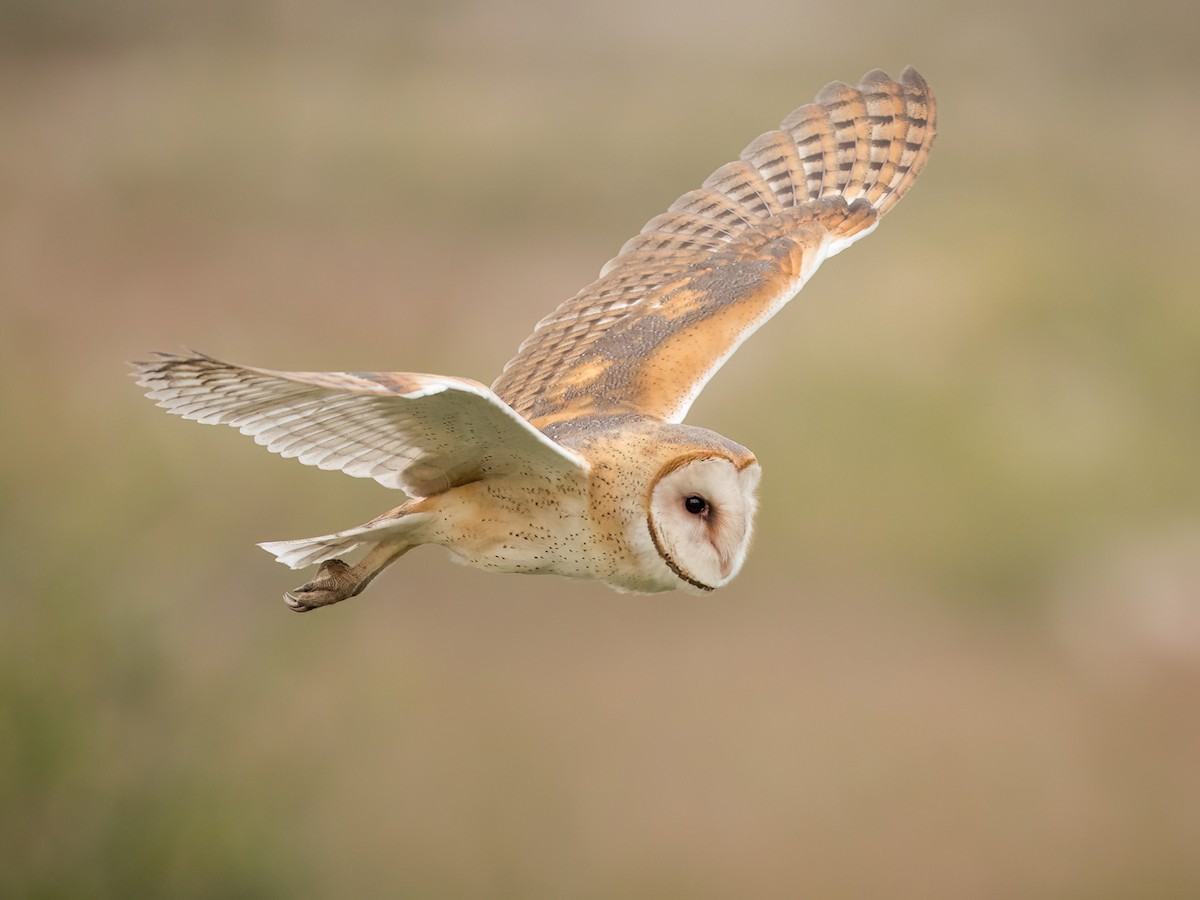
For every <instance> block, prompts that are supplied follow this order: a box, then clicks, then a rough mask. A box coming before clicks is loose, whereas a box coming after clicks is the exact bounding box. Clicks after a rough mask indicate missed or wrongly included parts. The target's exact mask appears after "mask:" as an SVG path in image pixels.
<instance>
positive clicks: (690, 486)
mask: <svg viewBox="0 0 1200 900" xmlns="http://www.w3.org/2000/svg"><path fill="white" fill-rule="evenodd" d="M738 450H740V451H741V452H740V453H736V454H734V453H728V452H715V448H714V449H705V450H700V451H697V450H693V451H692V452H690V453H687V454H684V455H681V456H678V457H676V458H674V459H672V460H670V461H668V462H667V463H666V464H665V465H664V466H662V468H661V469H660V470H659V472H658V474H657V476H656V477H655V478H654V479H653V480H652V482H651V485H650V496H649V503H648V504H647V522H646V524H647V527H648V528H649V531H650V538H651V540H652V542H653V544H654V549H655V551H656V552H657V553H658V555H659V557H661V559H662V561H663V562H664V563H666V565H667V567H668V568H669V569H670V570H671V572H672V573H673V574H674V576H675V577H676V578H678V579H679V581H681V582H683V584H682V585H678V584H676V585H675V586H676V587H683V588H684V589H685V590H687V589H691V590H692V591H702V592H707V591H711V590H714V589H715V588H719V587H721V586H722V585H723V584H726V583H727V582H729V581H730V580H732V579H733V578H734V576H736V575H737V574H738V572H739V571H740V570H741V568H742V563H743V562H744V561H745V559H746V551H747V550H748V549H749V546H750V535H751V533H752V531H753V527H754V512H755V509H756V507H757V498H756V497H755V490H756V489H757V487H758V481H759V477H760V475H761V471H762V470H761V469H760V468H759V465H758V462H757V461H756V460H755V458H754V456H753V454H751V453H750V452H749V451H747V450H745V449H744V448H740V447H739V448H738Z"/></svg>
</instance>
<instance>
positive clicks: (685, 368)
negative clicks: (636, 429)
mask: <svg viewBox="0 0 1200 900" xmlns="http://www.w3.org/2000/svg"><path fill="white" fill-rule="evenodd" d="M934 132H935V104H934V99H933V94H932V93H931V92H930V90H929V88H928V86H927V85H926V84H925V81H924V79H923V78H921V76H920V75H918V74H917V73H916V71H915V70H913V69H911V68H906V69H905V70H904V71H903V72H902V73H901V76H900V80H899V81H898V82H897V81H893V80H892V79H891V78H890V77H888V75H887V74H886V73H884V72H881V71H879V70H875V71H872V72H868V73H867V74H866V75H864V76H863V78H862V80H861V81H860V82H859V84H858V86H857V87H851V86H850V85H848V84H844V83H842V82H834V83H833V84H830V85H827V86H826V87H825V88H824V89H823V90H822V91H821V92H820V93H819V94H818V95H817V98H816V102H815V103H810V104H808V105H806V106H801V107H800V108H799V109H797V110H795V111H794V112H793V113H792V114H791V115H789V116H788V117H787V118H785V119H784V120H783V123H782V124H781V125H780V127H779V130H777V131H769V132H767V133H766V134H763V135H761V136H759V137H758V138H757V139H756V140H754V141H752V142H751V143H750V145H749V146H747V147H746V149H745V150H743V151H742V154H741V157H740V158H739V159H738V161H737V162H733V163H730V164H728V165H725V166H722V167H721V168H720V169H718V170H717V171H716V172H714V173H713V174H712V175H711V176H710V177H709V178H708V180H706V181H705V182H704V185H703V186H702V187H701V188H700V190H697V191H691V192H690V193H687V194H684V195H683V196H682V197H680V198H679V199H678V200H676V201H675V203H673V204H672V205H671V207H670V210H669V211H668V212H667V213H665V214H664V215H661V216H657V217H656V218H654V219H651V220H650V221H649V222H648V223H647V224H646V226H645V228H643V229H642V231H641V233H640V234H638V235H637V236H636V237H635V238H633V239H632V240H631V241H629V242H628V243H627V244H625V246H624V247H622V248H621V252H620V254H619V255H618V256H617V257H616V258H615V259H613V260H610V261H609V262H608V264H607V265H605V266H604V268H603V269H602V270H601V272H600V277H599V279H598V280H597V281H595V282H593V283H592V284H590V285H589V286H588V287H586V288H584V289H583V290H582V291H580V292H579V294H577V295H576V296H575V297H574V298H572V299H570V300H568V301H567V302H566V303H564V304H563V305H562V306H560V307H559V308H558V309H556V310H555V311H554V312H553V313H551V314H550V315H549V316H547V317H546V318H545V319H543V320H542V321H541V322H539V323H538V325H537V327H536V328H535V329H534V332H533V334H532V335H530V336H529V338H528V339H526V341H525V342H524V343H523V344H522V345H521V348H520V350H519V351H518V352H517V355H516V357H515V358H514V359H513V360H512V361H511V362H509V363H508V365H507V366H505V368H504V372H503V374H501V376H500V377H499V378H498V379H497V380H496V382H495V384H494V385H493V386H492V387H493V390H495V392H496V393H497V394H498V395H499V396H500V397H501V398H502V399H503V400H505V401H506V402H508V404H509V405H510V406H512V408H513V409H515V410H516V411H517V412H519V413H520V414H521V415H523V416H525V417H526V418H527V419H529V420H530V421H531V422H533V423H534V424H535V425H537V426H538V427H545V426H547V425H549V424H552V423H553V422H557V421H562V420H566V419H574V418H578V417H580V416H588V415H605V414H611V413H618V412H635V413H640V414H643V415H651V416H656V417H659V418H661V419H664V420H666V421H670V422H679V421H682V419H683V417H684V416H685V415H686V414H687V411H688V408H689V407H690V406H691V404H692V401H693V400H695V398H696V396H697V395H698V394H699V393H700V390H701V389H702V388H703V387H704V385H705V384H706V383H707V382H708V380H709V378H711V377H712V375H713V374H714V373H715V372H716V371H717V369H719V368H720V367H721V365H722V364H723V363H724V362H725V360H726V359H728V358H729V356H730V355H731V354H732V353H733V351H734V350H736V349H737V347H738V346H739V345H740V344H741V343H742V341H744V340H745V339H746V338H747V337H749V336H750V335H751V334H752V333H753V332H754V331H755V330H756V329H757V328H758V327H759V326H760V325H762V324H763V323H764V322H766V321H767V320H768V319H769V318H771V316H773V315H774V314H775V313H776V312H778V311H779V309H780V308H782V307H783V305H784V304H785V303H787V301H788V300H790V299H791V298H792V297H793V296H794V295H795V294H796V292H797V291H799V290H800V288H801V287H802V286H803V285H804V283H805V281H806V280H807V279H808V278H809V277H810V276H811V275H812V273H813V272H814V271H815V270H816V268H817V267H818V266H819V265H820V264H821V262H822V261H823V260H825V259H827V258H828V257H830V256H833V255H834V254H835V253H838V252H840V251H841V250H844V249H845V248H846V247H848V246H849V245H850V244H852V243H853V242H854V241H856V240H858V239H859V238H861V237H864V236H865V235H867V234H869V233H870V232H871V231H872V230H873V229H874V228H875V226H876V225H877V224H878V223H879V219H880V218H881V217H882V216H883V215H884V214H885V213H886V212H887V211H888V210H889V209H890V208H891V207H892V206H893V205H894V204H895V203H896V202H897V201H898V200H899V199H900V197H902V196H903V195H904V193H905V192H906V191H907V190H908V188H909V187H910V186H911V185H912V183H913V180H914V179H915V178H916V177H917V173H918V172H919V171H920V169H921V167H922V166H923V165H924V163H925V160H926V158H927V157H928V155H929V148H930V145H931V144H932V143H933V137H934Z"/></svg>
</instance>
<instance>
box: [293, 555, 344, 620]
mask: <svg viewBox="0 0 1200 900" xmlns="http://www.w3.org/2000/svg"><path fill="white" fill-rule="evenodd" d="M358 585H359V581H358V579H357V578H355V576H354V572H353V570H352V569H351V568H350V566H348V565H346V564H345V563H344V562H342V561H341V560H340V559H328V560H326V561H325V562H323V563H322V564H321V568H319V569H317V577H316V578H314V579H313V580H312V581H309V582H306V583H304V584H302V585H300V587H298V588H292V590H290V591H287V592H286V593H284V595H283V602H284V603H286V604H287V605H288V606H289V607H290V608H291V609H294V610H295V611H296V612H308V611H309V610H313V609H316V608H317V607H319V606H330V605H331V604H334V603H341V602H342V601H343V600H347V599H349V598H350V597H353V596H354V595H355V594H356V593H358Z"/></svg>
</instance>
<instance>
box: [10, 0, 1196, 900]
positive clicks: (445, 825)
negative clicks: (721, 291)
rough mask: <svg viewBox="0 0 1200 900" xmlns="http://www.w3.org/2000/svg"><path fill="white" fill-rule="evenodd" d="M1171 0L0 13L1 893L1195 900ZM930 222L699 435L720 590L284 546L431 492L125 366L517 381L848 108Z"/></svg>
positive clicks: (1186, 181)
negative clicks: (324, 587)
mask: <svg viewBox="0 0 1200 900" xmlns="http://www.w3.org/2000/svg"><path fill="white" fill-rule="evenodd" d="M1198 16H1200V14H1198V13H1197V12H1196V10H1195V8H1194V5H1192V4H1185V3H1183V2H1163V3H1156V4H1140V5H1137V6H1135V5H1133V4H1128V3H1126V4H1120V3H1107V4H1084V3H1082V2H1078V0H1071V2H1067V3H1063V4H1058V5H1047V4H1035V3H1032V2H1028V0H1020V2H1016V3H1010V4H1004V5H997V4H977V5H965V6H964V5H962V4H949V3H945V2H926V3H912V4H905V5H894V4H886V3H877V2H869V3H867V4H865V5H864V4H856V5H845V4H843V5H829V4H825V5H815V4H814V5H806V4H796V3H780V2H774V0H751V2H749V3H742V4H738V5H737V6H736V7H730V6H729V5H728V4H720V3H716V2H712V0H703V2H699V3H691V4H677V3H659V2H652V3H645V2H633V0H616V2H614V3H609V4H599V5H594V6H591V7H584V6H579V5H574V4H557V3H550V2H548V0H523V2H519V3H509V4H486V3H478V2H453V3H438V4H435V3H406V4H395V3H383V2H367V3H357V4H352V5H346V4H337V3H332V2H328V0H284V2H231V0H229V2H227V0H219V2H212V0H208V2H200V0H194V2H191V0H179V2H173V3H144V2H138V0H108V2H106V3H103V4H97V3H84V2H74V0H0V134H3V135H4V138H5V139H4V140H3V141H0V303H2V304H3V306H2V308H3V314H4V318H3V323H4V324H3V328H2V329H0V351H2V352H3V359H4V362H5V370H6V373H7V377H6V378H5V379H4V380H3V382H2V383H0V414H2V415H3V421H4V422H6V423H7V425H8V427H7V428H6V429H5V433H4V437H3V440H2V441H0V491H2V494H0V496H2V497H3V501H4V502H3V504H2V506H0V538H2V540H0V566H2V569H0V570H2V571H3V572H4V573H5V575H6V579H5V582H6V588H7V591H6V593H7V598H8V599H7V602H5V603H4V604H3V606H0V610H2V611H3V615H2V617H0V896H5V897H8V896H12V897H80V896H89V897H90V896H96V897H106V896H113V897H130V896H135V897H136V896H182V897H186V896H205V897H207V896H230V897H242V896H245V897H273V896H289V897H295V896H373V895H385V896H412V897H481V896H483V897H522V898H525V897H541V896H545V897H613V896H619V897H631V898H633V897H646V898H666V897H689V898H694V897H729V896H756V897H774V896H779V897H795V896H819V897H833V898H836V897H847V898H849V897H879V896H887V897H897V898H900V897H914V898H915V897H920V898H939V897H946V898H959V897H975V898H989V897H995V898H1007V897H1014V896H1019V897H1028V898H1037V897H1046V898H1051V897H1053V898H1060V897H1085V896H1086V897H1113V898H1123V897H1130V896H1138V897H1163V898H1172V897H1180V898H1183V897H1194V896H1197V895H1198V894H1200V861H1198V858H1197V855H1196V853H1195V848H1196V847H1197V846H1200V812H1198V811H1200V778H1198V775H1197V772H1198V771H1200V770H1198V769H1197V765H1196V760H1197V759H1200V476H1198V474H1197V459H1200V416H1198V415H1197V409H1198V400H1200V303H1198V302H1197V299H1198V298H1200V278H1198V277H1197V274H1196V262H1195V259H1194V257H1195V250H1196V247H1197V245H1198V243H1200V228H1198V226H1197V225H1196V215H1195V210H1196V207H1197V200H1198V199H1200V197H1198V196H1197V194H1198V193H1200V191H1198V189H1197V187H1196V185H1195V183H1194V179H1191V177H1190V169H1191V166H1192V164H1193V163H1194V161H1195V158H1196V150H1195V148H1196V147H1198V146H1200V118H1197V117H1196V116H1195V114H1194V110H1195V105H1196V97H1197V96H1200V62H1198V61H1197V57H1196V54H1195V47H1194V44H1195V40H1194V38H1195V35H1196V33H1197V27H1198V25H1200V19H1198ZM905 63H912V64H914V65H916V66H917V67H918V68H919V69H921V71H922V73H923V74H924V75H925V76H926V77H927V79H928V80H929V81H930V83H931V84H932V85H933V86H934V88H935V90H936V91H937V92H938V96H939V100H940V108H941V135H940V137H939V141H938V144H937V146H936V147H935V149H934V153H933V157H932V160H931V162H930V164H929V166H928V168H927V169H926V170H925V172H924V174H923V175H922V176H921V180H920V182H919V183H918V184H917V186H916V187H915V189H914V190H913V193H912V195H911V196H910V197H909V198H907V199H906V200H905V201H904V203H903V204H901V205H900V206H899V207H898V208H897V210H896V211H895V212H894V213H893V214H892V215H891V216H890V217H889V219H888V222H887V224H885V225H884V226H883V228H882V229H881V230H880V232H879V233H878V234H877V235H875V236H872V237H871V239H870V240H869V241H866V242H865V243H864V244H863V246H861V247H856V248H855V249H854V250H853V251H851V252H849V253H847V254H846V255H845V256H843V257H839V258H838V259H836V260H834V261H833V262H831V263H830V264H829V265H828V266H827V267H826V268H825V269H824V270H823V271H822V272H821V273H820V275H819V276H818V277H817V278H816V279H815V280H814V281H813V283H812V284H811V285H809V286H808V287H807V288H806V289H805V291H804V293H803V294H802V296H801V298H800V299H799V300H798V302H797V303H795V304H793V306H792V307H791V308H789V309H788V310H786V311H785V312H784V313H783V314H782V315H781V316H780V317H779V318H778V319H776V320H775V321H774V322H773V323H772V324H771V326H770V327H769V328H767V329H765V330H764V331H763V333H762V334H760V335H758V336H756V337H755V338H754V339H753V340H752V341H751V342H750V344H749V345H748V346H747V348H746V349H745V350H744V351H743V352H742V353H741V354H738V356H736V357H735V358H734V359H733V360H732V361H731V362H730V363H729V365H728V366H727V368H726V370H725V371H723V372H722V373H721V375H720V376H719V377H718V378H717V379H716V380H715V381H714V383H713V384H712V385H711V386H710V388H709V389H708V390H707V391H706V393H705V395H704V397H702V398H701V400H700V402H699V403H698V404H697V405H696V407H695V409H694V412H693V415H692V416H691V421H694V422H698V423H701V424H705V425H709V426H711V427H714V428H716V429H718V430H720V431H722V432H723V433H725V434H728V435H730V436H731V437H733V438H735V439H737V440H739V441H741V442H742V443H744V444H746V445H747V446H750V447H752V448H753V449H754V450H755V451H756V452H757V453H758V455H759V457H760V458H761V459H762V461H763V462H764V467H765V481H764V487H763V499H762V510H761V513H760V521H759V537H758V539H757V544H756V546H755V548H754V550H753V552H752V555H751V559H750V562H749V564H748V566H747V570H746V572H745V573H744V574H743V575H742V576H741V577H740V578H739V579H738V581H737V582H735V583H734V584H733V585H731V586H729V587H728V588H726V589H724V590H723V591H722V592H721V593H720V594H719V595H718V596H716V597H713V598H703V599H697V598H692V597H676V596H665V597H664V596H657V597H653V598H646V597H630V596H626V595H616V594H612V593H610V592H608V591H607V590H605V589H603V588H601V587H599V586H596V585H589V584H577V583H572V582H567V581H565V580H561V579H553V578H547V579H528V578H527V579H521V578H505V577H499V576H489V575H486V574H484V573H480V572H475V571H472V570H468V569H465V568H463V567H458V566H451V565H449V564H448V562H447V560H446V559H445V558H444V555H443V554H440V553H438V552H436V551H422V552H418V553H414V554H412V555H411V556H409V557H406V558H405V560H404V561H403V562H402V563H401V564H399V565H398V566H397V567H396V568H395V569H393V570H391V571H389V572H388V573H387V574H386V575H385V576H383V577H382V578H381V579H380V580H379V581H378V582H377V583H376V584H375V585H374V586H372V589H371V591H370V592H369V593H368V594H367V595H366V596H365V597H363V598H361V599H359V600H356V601H354V602H353V603H348V604H346V605H344V606H342V607H338V608H336V609H333V610H329V611H327V612H323V613H319V614H316V615H312V616H305V617H297V616H294V615H293V614H291V613H290V612H288V611H287V610H286V609H285V608H284V607H283V605H282V603H281V602H279V601H278V600H277V599H276V598H277V597H278V596H279V594H280V593H281V592H282V590H283V589H285V588H287V587H290V586H292V585H293V584H294V583H296V582H297V580H298V579H299V577H300V576H299V574H298V573H288V572H285V571H283V570H281V569H279V568H278V567H277V566H275V565H274V564H272V563H271V562H270V560H269V558H268V557H266V556H265V555H264V554H262V553H261V552H260V551H258V550H257V549H255V548H254V547H253V542H254V541H257V540H265V539H275V538H285V537H298V536H303V535H307V534H317V533H322V532H325V531H329V530H332V529H335V528H338V527H342V526H346V525H350V524H354V523H356V522H359V521H362V520H364V519H366V518H368V517H370V516H372V515H374V514H376V513H378V512H380V511H382V510H383V509H384V508H386V507H387V506H389V505H391V504H392V503H393V501H394V500H395V496H394V495H392V494H390V493H388V492H386V491H384V490H382V489H381V488H378V487H377V486H375V485H373V484H363V483H360V482H358V481H354V480H352V479H346V478H344V477H339V476H336V475H329V474H323V473H319V472H315V471H311V470H306V469H304V468H302V467H300V466H297V465H294V464H292V463H288V462H286V461H281V460H278V459H274V458H271V457H268V456H267V455H266V454H265V453H263V452H262V451H261V450H258V449H257V448H255V447H254V445H253V444H252V443H251V442H249V441H247V440H246V439H245V438H241V437H239V436H237V435H236V434H234V433H233V432H231V431H230V432H227V430H220V431H218V430H217V429H202V428H198V427H196V426H194V425H191V424H185V423H182V422H180V421H178V420H175V419H172V418H169V417H167V416H165V415H163V414H162V413H161V412H158V411H156V410H155V409H154V408H153V407H152V406H151V405H150V404H149V403H147V402H146V401H145V400H143V399H141V398H140V397H139V395H138V391H137V390H136V389H135V388H134V387H133V386H132V385H131V384H130V383H129V381H128V380H127V378H126V377H125V375H124V370H123V366H124V361H125V360H127V359H132V358H137V357H139V356H141V355H143V354H144V353H146V352H148V351H150V350H153V349H156V348H157V349H166V350H170V349H174V348H176V347H178V346H179V345H180V344H187V345H190V346H195V347H197V348H199V349H203V350H205V351H208V352H211V353H214V354H216V355H219V356H222V357H225V358H229V359H232V360H235V361H244V362H247V363H252V364H253V363H257V364H261V365H266V366H274V367H277V368H309V369H319V368H329V369H358V370H363V369H368V370H369V369H408V370H415V371H434V372H439V371H440V372H446V373H454V374H463V375H468V376H471V377H475V378H478V379H480V380H483V381H489V380H490V379H491V377H492V376H493V375H494V373H495V372H497V371H498V370H499V368H500V367H501V366H502V365H503V363H504V361H505V360H506V359H507V358H508V356H509V355H510V354H511V352H512V350H513V349H514V348H515V347H516V345H517V343H518V342H519V341H520V340H521V338H523V337H524V335H525V333H526V332H527V330H528V328H529V327H530V326H531V325H532V323H533V322H534V321H536V320H537V318H538V317H540V316H541V315H543V314H544V313H545V312H546V311H548V310H549V309H550V307H551V306H552V305H553V304H555V303H556V302H558V301H559V300H561V299H564V298H566V297H568V296H570V295H571V294H573V293H574V292H575V290H577V289H578V288H579V287H580V286H581V285H582V284H584V283H586V282H587V281H588V280H589V279H590V278H591V277H593V276H594V274H595V272H596V271H597V270H598V268H599V266H600V264H601V263H602V262H603V261H604V260H605V259H606V258H608V257H609V256H611V255H612V254H613V253H614V252H615V251H616V249H617V248H618V247H619V246H620V244H621V243H622V242H623V240H624V239H625V238H627V237H628V236H629V235H630V234H632V233H633V232H634V231H635V230H636V229H637V228H638V227H639V226H640V225H641V223H642V222H644V221H645V220H646V219H648V218H650V217H651V216H653V215H655V214H656V213H658V212H660V211H661V210H662V209H663V208H665V206H666V205H667V204H668V203H669V202H670V201H671V200H672V199H674V197H675V196H677V195H678V194H680V193H682V192H684V191H685V190H688V189H689V188H691V187H694V186H695V185H696V184H698V183H699V181H700V180H701V179H703V177H704V176H705V175H707V174H708V172H709V171H711V170H712V169H713V168H715V167H716V166H717V165H719V164H721V163H722V162H725V161H726V160H728V159H730V158H732V157H733V156H734V155H735V154H736V153H737V151H738V150H739V149H740V148H741V146H742V145H744V144H745V143H746V142H747V141H748V140H749V139H750V138H752V137H753V136H754V135H755V134H757V133H759V132H760V131H762V130H764V129H766V128H768V127H770V126H771V125H773V124H774V123H775V122H776V121H777V120H778V119H779V118H780V117H781V116H782V115H783V114H784V113H786V112H787V111H788V110H790V109H791V108H792V107H793V106H795V105H797V104H799V103H801V102H804V101H805V100H807V99H809V98H810V97H811V96H812V95H813V93H814V92H815V91H816V90H817V89H818V88H819V87H820V86H821V85H822V84H823V83H825V82H826V81H828V80H831V79H834V78H840V79H846V80H850V79H853V78H855V77H857V76H858V75H859V74H861V73H862V72H863V71H865V70H866V69H868V68H871V67H874V66H883V67H884V68H888V69H890V70H892V71H893V72H894V71H896V70H898V69H899V68H900V67H901V66H902V65H904V64H905Z"/></svg>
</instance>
